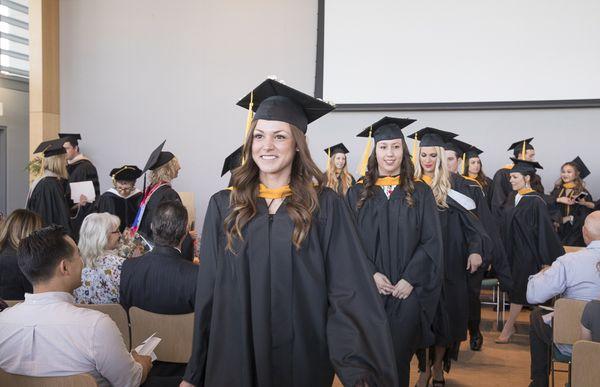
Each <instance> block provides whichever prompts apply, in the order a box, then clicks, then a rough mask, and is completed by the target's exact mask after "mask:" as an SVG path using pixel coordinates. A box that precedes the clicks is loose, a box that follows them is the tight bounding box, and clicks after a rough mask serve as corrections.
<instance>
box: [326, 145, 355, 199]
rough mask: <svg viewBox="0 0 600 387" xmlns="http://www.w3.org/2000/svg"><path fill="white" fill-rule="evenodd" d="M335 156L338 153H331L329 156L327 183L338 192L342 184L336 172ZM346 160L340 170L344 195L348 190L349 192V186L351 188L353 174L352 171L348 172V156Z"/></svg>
mask: <svg viewBox="0 0 600 387" xmlns="http://www.w3.org/2000/svg"><path fill="white" fill-rule="evenodd" d="M335 156H336V154H333V155H331V157H329V160H328V161H327V171H326V175H327V182H326V183H325V184H326V185H327V187H329V188H331V189H332V190H334V191H335V192H338V186H339V184H340V181H338V176H337V174H336V173H335V172H336V168H335ZM345 157H346V155H344V158H345ZM345 160H346V162H345V163H344V168H342V170H341V171H340V178H341V179H340V180H341V184H342V192H343V193H344V195H345V194H346V192H348V188H350V186H351V185H352V175H351V174H350V172H348V159H347V158H346V159H345Z"/></svg>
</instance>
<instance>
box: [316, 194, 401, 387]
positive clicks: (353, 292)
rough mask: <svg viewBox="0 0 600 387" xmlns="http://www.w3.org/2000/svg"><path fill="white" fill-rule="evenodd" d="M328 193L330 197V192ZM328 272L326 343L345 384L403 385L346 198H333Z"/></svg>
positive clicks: (328, 232) (329, 217) (329, 210)
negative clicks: (344, 199)
mask: <svg viewBox="0 0 600 387" xmlns="http://www.w3.org/2000/svg"><path fill="white" fill-rule="evenodd" d="M324 194H325V195H327V194H328V193H327V192H325V193H324ZM328 196H329V198H327V199H328V200H327V209H326V211H327V214H326V216H327V220H326V225H325V228H326V229H325V235H326V237H325V240H324V241H322V242H324V245H323V247H322V248H323V250H324V254H325V259H326V262H325V271H326V278H327V290H328V300H329V312H328V319H327V341H328V346H329V354H330V358H331V362H332V364H333V366H334V368H335V371H336V373H337V375H338V376H339V378H340V380H341V381H342V383H343V384H344V385H345V386H356V385H363V383H365V382H366V383H367V384H368V385H369V386H395V385H397V384H398V381H397V380H398V378H397V371H396V365H395V360H394V352H393V347H392V339H391V333H390V331H389V325H388V323H387V318H386V314H385V311H384V310H383V306H382V303H381V300H380V297H379V294H378V292H377V288H376V286H375V282H374V280H373V277H372V276H371V273H370V271H369V270H368V268H367V266H366V262H367V258H366V254H365V253H364V251H363V249H362V247H361V245H360V242H359V240H360V239H359V237H358V234H357V232H356V229H355V227H354V226H353V223H352V220H351V218H350V215H349V213H348V210H347V207H346V206H345V205H344V204H343V202H342V199H341V198H338V197H335V198H334V197H333V195H328Z"/></svg>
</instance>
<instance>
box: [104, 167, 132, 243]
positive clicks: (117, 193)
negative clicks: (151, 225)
mask: <svg viewBox="0 0 600 387" xmlns="http://www.w3.org/2000/svg"><path fill="white" fill-rule="evenodd" d="M141 175H142V170H141V169H139V168H138V167H137V166H135V165H123V166H122V167H118V168H114V169H113V170H111V171H110V177H111V179H112V182H113V188H111V189H109V190H108V191H106V192H104V193H103V194H102V195H101V196H100V198H99V199H98V201H97V206H96V208H97V211H98V212H108V213H109V214H113V215H116V216H118V217H119V219H120V220H121V224H120V225H119V231H121V232H123V231H125V229H126V228H128V227H131V224H132V223H133V220H134V219H135V215H136V213H137V211H138V208H139V206H140V202H141V201H142V196H143V194H142V191H140V190H139V189H137V188H136V186H135V181H136V180H137V179H138V178H139V177H140V176H141Z"/></svg>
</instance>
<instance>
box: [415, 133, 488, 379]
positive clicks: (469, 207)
mask: <svg viewBox="0 0 600 387" xmlns="http://www.w3.org/2000/svg"><path fill="white" fill-rule="evenodd" d="M454 136H455V134H453V133H450V132H446V131H442V130H439V129H434V128H429V127H428V128H424V129H421V130H419V131H418V132H416V133H413V134H412V135H410V136H409V137H410V138H413V139H415V141H416V140H417V139H418V140H420V143H419V147H418V153H417V155H415V156H416V157H417V158H418V162H417V163H416V167H415V178H417V179H420V180H422V181H424V182H425V183H427V184H428V185H429V186H430V187H431V190H432V191H433V196H434V197H435V202H436V204H437V211H438V213H439V217H440V222H441V225H442V240H443V246H444V254H443V273H444V275H443V278H442V292H441V296H440V299H439V304H438V307H437V312H436V316H435V319H434V324H433V329H434V334H435V339H434V341H433V343H430V344H429V345H426V346H423V347H421V349H419V350H418V351H417V357H418V359H419V371H420V372H421V374H420V377H419V381H418V383H417V385H418V386H427V385H428V384H429V380H430V379H431V378H432V377H433V381H432V383H433V386H440V385H444V384H445V379H444V371H446V372H449V370H450V364H451V360H452V359H455V360H456V359H457V358H458V351H459V348H460V343H461V342H462V341H464V340H466V339H467V325H468V319H469V309H468V305H469V274H473V273H475V272H476V271H477V269H478V268H479V266H481V264H482V262H483V259H482V256H483V255H485V254H484V247H485V248H487V249H491V244H490V239H489V237H488V236H487V234H486V232H485V229H484V227H483V225H482V224H481V222H480V220H479V219H478V218H477V217H476V216H475V215H474V214H473V213H471V212H470V211H473V210H475V209H476V206H475V202H474V201H473V200H472V199H471V198H469V197H468V196H466V195H464V194H461V193H460V192H458V191H455V190H454V189H452V188H453V187H452V183H451V178H450V172H449V170H448V164H447V162H446V154H445V149H444V147H445V146H446V143H448V141H449V140H450V139H451V138H452V137H454ZM484 241H485V246H484ZM427 348H429V350H427Z"/></svg>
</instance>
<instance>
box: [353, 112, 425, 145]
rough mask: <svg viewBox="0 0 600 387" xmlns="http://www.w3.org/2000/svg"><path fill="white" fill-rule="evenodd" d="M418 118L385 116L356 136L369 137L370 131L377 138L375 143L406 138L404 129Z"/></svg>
mask: <svg viewBox="0 0 600 387" xmlns="http://www.w3.org/2000/svg"><path fill="white" fill-rule="evenodd" d="M415 121H416V120H413V119H412V118H395V117H387V116H386V117H383V118H382V119H380V120H379V121H377V122H375V123H374V124H372V125H370V126H369V127H367V128H366V129H365V130H363V131H362V132H360V133H359V134H357V135H356V137H369V133H370V134H371V136H372V137H373V138H374V139H375V143H378V142H379V141H382V140H393V139H396V138H401V139H404V134H403V133H402V129H403V128H405V127H407V126H408V125H410V124H412V123H413V122H415Z"/></svg>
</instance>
